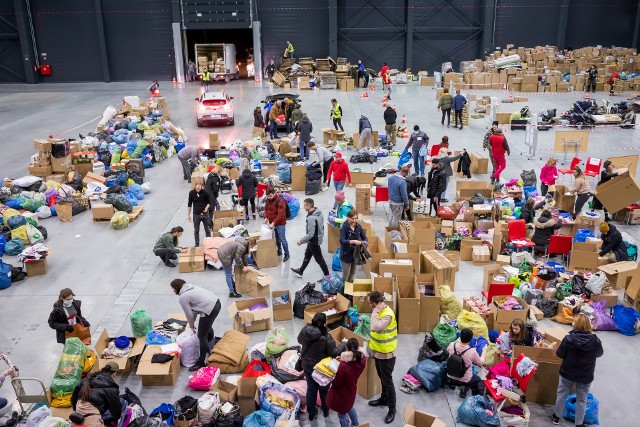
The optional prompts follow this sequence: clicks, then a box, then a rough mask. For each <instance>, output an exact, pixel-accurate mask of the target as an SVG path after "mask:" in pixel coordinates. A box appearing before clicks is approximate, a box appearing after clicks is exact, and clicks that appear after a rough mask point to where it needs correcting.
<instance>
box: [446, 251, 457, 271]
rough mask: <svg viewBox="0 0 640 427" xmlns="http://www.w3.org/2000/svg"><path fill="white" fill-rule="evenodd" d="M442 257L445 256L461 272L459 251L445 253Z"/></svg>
mask: <svg viewBox="0 0 640 427" xmlns="http://www.w3.org/2000/svg"><path fill="white" fill-rule="evenodd" d="M442 255H444V256H445V258H447V259H448V260H449V261H451V263H452V264H453V265H454V267H455V269H456V271H458V270H460V252H459V251H444V252H443V253H442Z"/></svg>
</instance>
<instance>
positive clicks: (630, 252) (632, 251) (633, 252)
mask: <svg viewBox="0 0 640 427" xmlns="http://www.w3.org/2000/svg"><path fill="white" fill-rule="evenodd" d="M624 244H625V246H626V247H627V256H628V257H629V261H636V260H637V259H638V245H634V244H633V243H629V242H624Z"/></svg>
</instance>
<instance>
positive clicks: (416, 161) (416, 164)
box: [413, 150, 424, 175]
mask: <svg viewBox="0 0 640 427" xmlns="http://www.w3.org/2000/svg"><path fill="white" fill-rule="evenodd" d="M413 168H414V169H415V173H419V174H420V175H424V157H423V156H421V155H420V150H413Z"/></svg>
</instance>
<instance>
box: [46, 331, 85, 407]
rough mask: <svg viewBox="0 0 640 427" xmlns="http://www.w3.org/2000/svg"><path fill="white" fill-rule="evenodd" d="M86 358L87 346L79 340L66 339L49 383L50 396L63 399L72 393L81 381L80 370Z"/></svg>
mask: <svg viewBox="0 0 640 427" xmlns="http://www.w3.org/2000/svg"><path fill="white" fill-rule="evenodd" d="M86 357H87V346H86V345H84V344H83V343H82V341H80V338H75V337H73V338H68V339H67V340H66V341H65V343H64V348H63V349H62V356H60V362H58V368H57V369H56V373H55V375H54V377H53V381H52V382H51V394H52V395H53V396H54V397H63V396H66V395H69V394H72V393H73V390H74V389H75V388H76V386H77V385H78V384H80V381H81V380H82V370H83V369H84V361H85V359H86Z"/></svg>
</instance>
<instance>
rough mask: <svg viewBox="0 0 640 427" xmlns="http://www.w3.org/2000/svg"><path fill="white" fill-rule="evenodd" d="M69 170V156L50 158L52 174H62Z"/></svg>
mask: <svg viewBox="0 0 640 427" xmlns="http://www.w3.org/2000/svg"><path fill="white" fill-rule="evenodd" d="M69 169H71V154H69V155H67V156H64V157H51V170H52V171H53V173H63V172H66V171H68V170H69Z"/></svg>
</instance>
